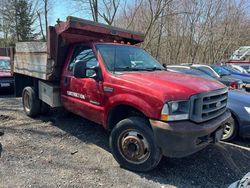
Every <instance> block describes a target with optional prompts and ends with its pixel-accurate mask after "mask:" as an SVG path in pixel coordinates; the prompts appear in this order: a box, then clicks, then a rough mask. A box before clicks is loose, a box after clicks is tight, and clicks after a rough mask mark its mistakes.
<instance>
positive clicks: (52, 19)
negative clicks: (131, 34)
mask: <svg viewBox="0 0 250 188" xmlns="http://www.w3.org/2000/svg"><path fill="white" fill-rule="evenodd" d="M237 1H238V2H240V0H236V2H237ZM245 1H246V2H247V3H248V6H247V10H249V11H247V12H248V15H249V16H250V0H245ZM122 2H123V0H121V3H122ZM132 2H134V0H127V3H132ZM78 7H79V3H78ZM78 7H77V5H76V3H74V0H54V1H53V3H52V5H51V9H50V13H49V24H50V25H55V24H56V20H57V19H58V18H60V20H61V21H64V20H66V18H67V16H76V17H81V18H84V19H92V17H91V16H90V14H89V13H90V12H89V11H90V10H88V9H87V8H86V11H83V10H81V11H79V10H77V9H79V8H78Z"/></svg>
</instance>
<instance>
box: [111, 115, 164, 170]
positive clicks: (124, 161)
mask: <svg viewBox="0 0 250 188" xmlns="http://www.w3.org/2000/svg"><path fill="white" fill-rule="evenodd" d="M110 147H111V150H112V154H113V156H114V158H115V159H116V161H117V162H118V163H119V164H120V165H121V167H124V168H126V169H129V170H132V171H139V172H146V171H149V170H152V169H153V168H155V167H156V166H157V165H158V163H159V162H160V160H161V158H162V154H161V151H160V148H159V147H158V146H157V145H156V143H155V140H154V135H153V131H152V129H151V128H150V125H149V123H148V121H146V120H145V119H143V118H140V117H130V118H127V119H124V120H122V121H120V122H119V123H118V124H117V125H116V126H115V128H114V129H113V130H112V132H111V135H110Z"/></svg>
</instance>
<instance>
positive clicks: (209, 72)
mask: <svg viewBox="0 0 250 188" xmlns="http://www.w3.org/2000/svg"><path fill="white" fill-rule="evenodd" d="M193 68H194V69H197V70H199V71H201V72H204V73H205V74H207V75H209V76H211V77H213V78H219V76H218V75H217V74H216V73H214V72H213V71H212V70H211V69H210V68H208V67H201V66H199V67H193Z"/></svg>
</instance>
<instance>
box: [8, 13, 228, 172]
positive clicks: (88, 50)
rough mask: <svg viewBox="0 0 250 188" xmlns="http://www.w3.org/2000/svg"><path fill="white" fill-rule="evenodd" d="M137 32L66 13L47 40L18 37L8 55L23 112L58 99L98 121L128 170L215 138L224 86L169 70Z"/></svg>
mask: <svg viewBox="0 0 250 188" xmlns="http://www.w3.org/2000/svg"><path fill="white" fill-rule="evenodd" d="M143 39H144V38H143V35H142V34H140V33H135V32H130V31H126V30H123V29H120V28H116V27H111V26H107V25H104V24H97V23H94V22H91V21H87V20H83V19H79V18H74V17H68V18H67V21H65V22H60V23H58V24H57V25H56V26H55V27H49V36H48V42H47V43H42V42H28V43H17V44H16V47H15V53H14V57H13V59H12V60H13V61H14V75H15V83H16V94H17V95H19V96H22V101H23V107H24V111H25V112H26V114H27V115H28V116H30V117H34V116H36V115H38V114H43V113H45V112H46V111H47V110H48V109H49V108H50V107H59V106H63V107H64V108H65V109H66V110H68V111H70V112H72V113H75V114H77V115H79V116H81V117H83V118H86V119H88V120H90V121H93V122H95V123H97V124H100V125H102V126H103V127H104V128H105V129H107V130H108V131H110V132H111V133H110V147H111V151H112V154H113V156H114V158H115V159H116V160H117V161H118V163H119V164H120V165H121V166H122V167H124V168H127V169H129V170H134V171H148V170H151V169H153V168H154V167H155V166H157V164H158V163H159V161H160V159H161V157H162V155H164V156H168V157H184V156H187V155H190V154H192V153H195V152H197V151H199V150H201V149H202V148H204V147H206V146H207V145H208V144H210V143H215V142H217V141H219V140H220V138H221V136H222V132H223V127H224V123H225V122H226V121H227V120H228V118H229V117H230V116H231V114H230V112H229V111H228V110H227V108H226V104H227V87H226V86H225V85H223V84H220V83H218V82H216V81H211V80H207V79H203V78H199V77H195V76H190V75H183V74H177V73H171V72H168V71H167V70H165V68H164V67H163V66H162V65H161V64H159V63H158V62H157V61H156V60H155V59H154V58H153V57H151V56H150V55H149V54H148V53H147V52H146V51H144V50H143V49H141V48H140V47H138V46H137V45H136V44H139V43H140V42H143ZM69 126H70V125H69Z"/></svg>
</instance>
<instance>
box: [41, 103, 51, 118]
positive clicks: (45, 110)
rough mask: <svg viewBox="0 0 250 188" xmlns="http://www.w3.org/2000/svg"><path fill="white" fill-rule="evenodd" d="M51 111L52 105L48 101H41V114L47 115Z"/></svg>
mask: <svg viewBox="0 0 250 188" xmlns="http://www.w3.org/2000/svg"><path fill="white" fill-rule="evenodd" d="M49 112H50V106H49V105H48V104H47V103H45V102H43V101H41V104H40V114H42V115H47V114H49Z"/></svg>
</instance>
